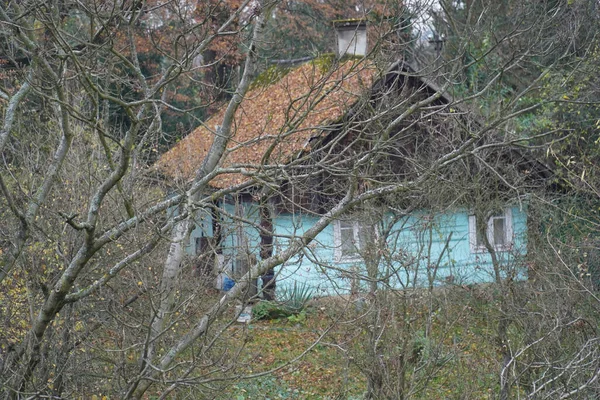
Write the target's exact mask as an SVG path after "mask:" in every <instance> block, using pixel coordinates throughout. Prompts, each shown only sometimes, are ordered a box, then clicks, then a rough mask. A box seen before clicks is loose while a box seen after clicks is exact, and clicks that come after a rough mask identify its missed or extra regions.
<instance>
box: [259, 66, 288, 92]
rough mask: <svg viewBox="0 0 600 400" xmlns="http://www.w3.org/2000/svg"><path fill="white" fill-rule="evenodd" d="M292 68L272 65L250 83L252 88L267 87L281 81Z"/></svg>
mask: <svg viewBox="0 0 600 400" xmlns="http://www.w3.org/2000/svg"><path fill="white" fill-rule="evenodd" d="M291 70H292V69H291V68H288V67H281V66H279V65H271V66H270V67H269V68H267V69H266V70H264V71H263V72H261V73H260V74H259V75H258V76H257V77H256V78H254V80H253V81H252V83H251V84H250V90H252V89H256V88H265V87H269V86H271V85H273V84H274V83H277V82H279V81H280V80H281V79H282V78H283V77H284V76H286V75H287V74H288V73H289V72H290V71H291Z"/></svg>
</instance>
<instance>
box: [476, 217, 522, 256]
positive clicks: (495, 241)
mask: <svg viewBox="0 0 600 400" xmlns="http://www.w3.org/2000/svg"><path fill="white" fill-rule="evenodd" d="M477 228H478V227H477V219H476V217H475V216H474V215H471V216H469V247H470V248H471V253H484V252H486V251H487V249H486V248H485V243H484V240H483V235H484V232H482V231H481V229H477ZM485 234H486V235H487V239H488V241H489V242H490V244H491V245H492V246H493V247H494V250H496V251H506V250H508V249H509V248H510V247H511V245H512V213H511V211H510V208H507V209H506V210H504V211H502V212H499V213H496V214H494V215H492V216H491V217H490V219H489V220H488V222H487V225H486V232H485Z"/></svg>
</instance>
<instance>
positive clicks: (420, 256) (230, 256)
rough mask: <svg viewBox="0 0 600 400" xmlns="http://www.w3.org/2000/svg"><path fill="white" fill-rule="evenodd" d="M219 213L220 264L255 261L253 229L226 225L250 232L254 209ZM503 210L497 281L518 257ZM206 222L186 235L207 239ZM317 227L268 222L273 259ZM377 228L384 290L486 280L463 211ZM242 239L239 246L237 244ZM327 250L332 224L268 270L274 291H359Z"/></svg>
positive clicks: (488, 272) (518, 219) (359, 266)
mask: <svg viewBox="0 0 600 400" xmlns="http://www.w3.org/2000/svg"><path fill="white" fill-rule="evenodd" d="M236 207H238V208H237V210H236ZM240 207H241V208H240ZM224 209H225V215H224V216H223V229H224V235H223V237H224V239H223V243H222V246H223V254H224V258H225V259H226V260H235V259H236V257H238V256H239V255H240V254H247V253H250V254H254V255H255V256H256V258H257V259H259V256H258V255H259V245H260V237H259V231H258V229H257V227H256V226H253V225H252V224H248V223H239V222H235V221H234V218H233V216H235V215H238V216H243V218H245V219H246V220H248V221H253V222H254V223H255V224H256V225H258V221H259V213H258V207H257V205H256V204H254V203H243V204H242V205H241V206H240V205H235V204H226V205H225V207H224ZM510 210H511V216H512V235H513V245H512V246H511V248H510V249H508V250H507V251H499V252H497V253H496V254H497V256H498V258H499V261H500V263H501V265H502V269H503V274H506V273H513V272H514V269H513V267H514V266H515V265H516V263H515V259H516V258H518V257H519V256H521V255H524V254H525V252H526V227H527V216H526V209H520V208H519V207H512V208H511V209H510ZM208 218H209V216H207V218H206V219H202V220H201V222H202V228H197V229H195V230H194V232H193V235H198V234H210V233H211V232H212V228H211V224H210V223H207V221H208ZM317 219H318V218H317V217H315V216H311V215H306V214H292V213H282V214H279V215H277V216H275V218H274V230H275V240H274V246H275V247H274V251H275V253H277V252H280V251H282V250H284V249H285V248H286V247H287V245H288V243H289V241H290V240H291V239H292V238H294V237H298V236H301V235H303V233H304V232H305V231H306V230H308V229H309V228H310V227H312V226H313V225H314V224H315V222H316V221H317ZM381 224H382V226H383V227H384V228H391V229H390V235H389V236H388V240H387V246H386V249H385V256H384V257H382V259H381V261H380V263H379V272H378V279H382V280H383V281H384V284H389V285H390V286H392V287H394V288H407V287H416V286H428V285H430V284H431V285H434V286H437V285H441V284H472V283H483V282H491V281H493V280H494V269H493V266H492V262H491V257H490V255H489V254H488V253H487V252H483V253H473V252H472V249H471V248H470V246H469V213H468V211H467V210H465V209H462V210H455V211H453V212H446V213H444V214H438V215H434V216H432V215H431V214H430V213H427V212H425V211H421V212H416V213H414V214H413V215H411V216H410V217H407V218H403V219H401V220H399V221H394V220H393V215H391V214H389V215H386V216H385V217H384V221H382V222H381ZM242 232H243V235H242V236H243V238H241V239H240V233H242ZM335 249H336V246H335V240H334V224H331V225H329V226H328V227H327V228H325V229H324V230H323V231H322V232H321V233H319V235H318V236H317V237H316V238H315V240H314V241H313V242H312V243H311V244H310V245H309V246H308V247H307V248H306V249H305V251H304V252H303V253H302V254H299V255H297V256H295V257H294V258H292V259H290V260H289V261H287V262H286V263H285V264H283V265H282V266H280V267H279V268H278V269H277V270H276V272H277V274H278V275H277V288H278V290H280V289H282V288H285V287H288V288H289V287H293V285H294V283H297V284H306V285H309V286H310V287H311V288H312V289H313V291H314V294H315V295H334V294H347V293H349V292H350V290H351V289H361V290H366V288H367V287H368V279H366V278H367V276H368V274H367V272H366V268H365V264H364V263H363V262H345V263H343V262H336V251H335ZM229 265H234V263H230V264H229ZM517 271H521V269H518V270H517ZM232 272H233V271H232ZM361 278H364V279H361ZM516 278H524V273H523V272H519V273H518V274H517V275H516ZM380 285H381V284H380Z"/></svg>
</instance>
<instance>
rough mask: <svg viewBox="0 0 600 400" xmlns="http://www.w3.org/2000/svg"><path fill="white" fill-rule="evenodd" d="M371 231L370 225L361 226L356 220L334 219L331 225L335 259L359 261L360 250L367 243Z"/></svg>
mask: <svg viewBox="0 0 600 400" xmlns="http://www.w3.org/2000/svg"><path fill="white" fill-rule="evenodd" d="M372 231H373V229H372V228H371V227H369V226H363V225H362V224H360V223H359V222H358V221H335V223H334V225H333V240H334V244H335V261H337V262H351V261H359V260H360V259H361V255H360V251H361V250H363V249H364V248H365V246H366V245H367V243H369V240H370V238H371V232H372Z"/></svg>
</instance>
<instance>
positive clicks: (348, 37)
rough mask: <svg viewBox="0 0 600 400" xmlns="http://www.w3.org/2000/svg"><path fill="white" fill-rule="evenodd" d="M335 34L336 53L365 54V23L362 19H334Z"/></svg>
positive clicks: (343, 54)
mask: <svg viewBox="0 0 600 400" xmlns="http://www.w3.org/2000/svg"><path fill="white" fill-rule="evenodd" d="M333 26H334V27H335V32H336V34H337V45H338V46H337V55H338V57H343V56H345V55H350V56H360V57H364V56H365V55H367V23H366V22H365V20H362V19H351V20H350V19H349V20H339V21H334V22H333Z"/></svg>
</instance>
